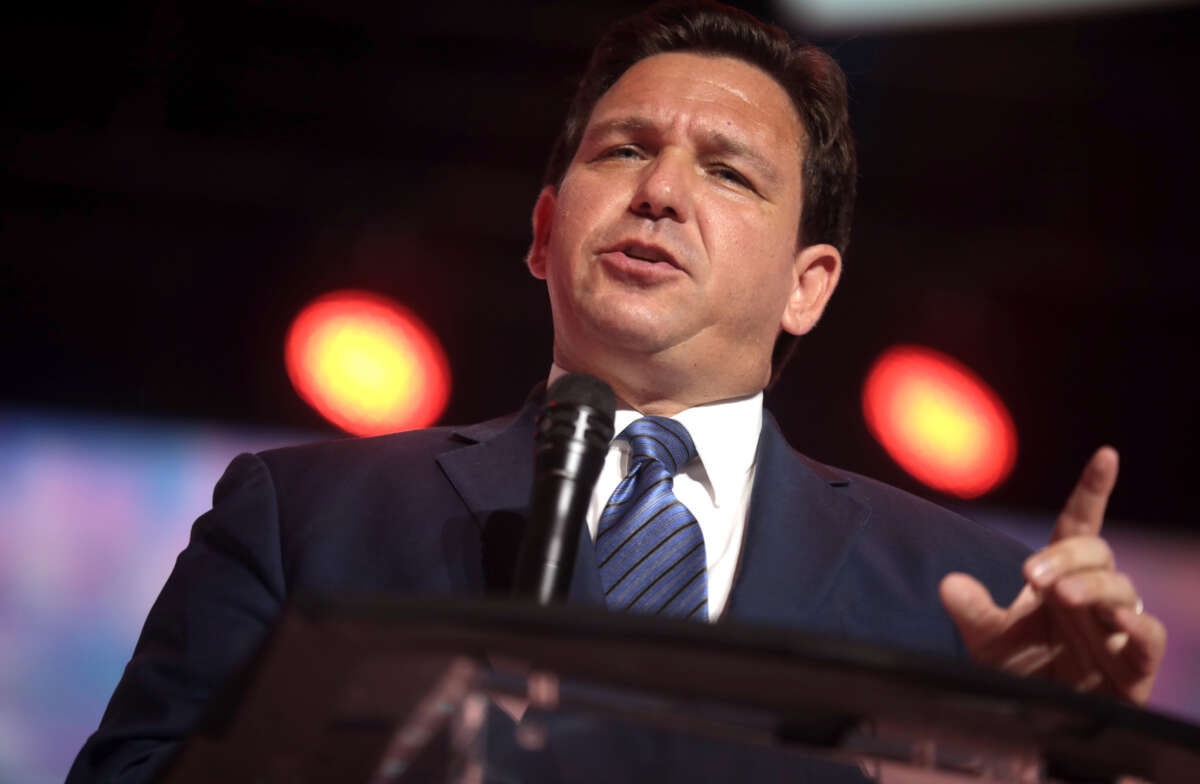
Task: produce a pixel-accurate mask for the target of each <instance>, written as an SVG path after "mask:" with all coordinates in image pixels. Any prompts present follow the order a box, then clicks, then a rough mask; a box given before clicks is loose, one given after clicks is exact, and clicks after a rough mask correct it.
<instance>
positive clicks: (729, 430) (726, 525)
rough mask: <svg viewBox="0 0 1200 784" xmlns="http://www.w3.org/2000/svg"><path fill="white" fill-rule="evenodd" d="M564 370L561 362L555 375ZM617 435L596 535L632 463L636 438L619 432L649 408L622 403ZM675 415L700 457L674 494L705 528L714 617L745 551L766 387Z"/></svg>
mask: <svg viewBox="0 0 1200 784" xmlns="http://www.w3.org/2000/svg"><path fill="white" fill-rule="evenodd" d="M564 373H565V371H563V370H562V369H561V368H559V367H558V366H557V365H554V366H553V367H551V369H550V378H549V383H554V381H555V380H556V379H557V378H558V377H559V376H561V375H563V374H564ZM617 406H618V407H617V413H616V417H615V418H614V428H613V434H614V439H613V442H612V443H611V444H610V445H609V448H608V455H607V456H606V457H605V459H604V467H603V468H602V469H601V470H600V478H599V479H598V480H597V481H596V488H595V490H593V491H592V500H591V503H590V504H589V505H588V510H587V526H588V533H589V534H590V535H591V537H592V539H593V540H595V538H596V529H597V527H598V526H599V525H600V513H601V512H602V511H604V506H605V505H606V504H607V503H608V499H609V496H611V495H612V493H613V491H614V490H616V489H617V485H618V484H620V482H621V479H622V478H623V477H624V476H625V474H626V472H627V471H628V470H629V443H628V442H627V441H618V440H617V439H616V438H615V436H616V435H618V434H620V432H621V431H622V430H624V429H625V427H626V426H628V425H629V423H630V422H632V421H633V420H635V419H639V418H641V417H642V416H643V415H642V414H641V413H640V412H638V411H636V410H634V409H632V408H628V407H627V406H624V405H623V404H622V403H621V402H620V401H618V404H617ZM671 418H672V419H674V420H676V421H678V422H679V423H680V424H682V425H683V426H684V427H686V428H687V430H688V433H690V434H691V436H692V441H693V442H694V443H695V444H696V452H697V455H698V458H697V459H696V460H693V461H692V462H690V463H688V464H687V465H686V466H685V467H684V470H683V471H681V472H680V473H679V474H677V475H676V476H675V483H674V487H675V497H676V498H678V499H679V500H680V502H681V503H682V504H683V505H684V506H686V507H687V508H688V509H689V510H690V511H691V513H692V514H693V515H694V516H695V517H696V521H697V522H698V523H699V524H700V531H701V533H703V534H704V552H705V556H706V557H707V560H708V617H709V619H710V620H712V619H715V618H719V617H720V615H721V612H722V610H724V609H725V602H726V600H727V599H728V598H729V589H730V588H731V587H732V586H733V578H734V574H735V572H736V571H737V563H738V556H739V555H741V549H742V534H743V533H744V532H745V530H746V515H747V514H748V512H749V510H750V490H751V488H752V487H753V486H754V470H755V456H756V454H757V451H758V435H759V431H761V430H762V393H761V392H759V393H758V394H756V395H751V396H750V397H742V398H735V399H733V400H722V401H720V402H718V403H709V404H707V405H703V406H696V407H694V408H688V409H685V410H683V411H680V412H679V413H678V414H676V415H675V416H673V417H671Z"/></svg>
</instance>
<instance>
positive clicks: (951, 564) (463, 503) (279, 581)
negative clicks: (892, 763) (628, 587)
mask: <svg viewBox="0 0 1200 784" xmlns="http://www.w3.org/2000/svg"><path fill="white" fill-rule="evenodd" d="M537 409H538V400H537V396H536V395H535V396H534V397H532V398H531V400H530V401H529V402H528V403H527V404H526V406H525V407H524V408H523V409H522V410H521V411H520V412H518V413H517V414H515V415H512V416H509V417H504V418H501V419H496V420H492V421H489V422H484V423H482V424H477V425H474V426H470V427H464V428H448V427H447V428H435V429H430V430H423V431H413V432H408V433H400V434H395V435H390V436H383V437H379V438H369V439H351V440H343V441H334V442H329V443H323V444H315V445H309V446H301V447H292V448H286V449H279V450H274V451H270V452H265V453H262V454H259V455H250V454H244V455H240V456H238V457H237V458H236V459H235V460H234V461H233V462H232V463H231V465H230V466H229V468H228V470H227V471H226V473H225V475H224V476H223V477H222V478H221V480H220V482H218V484H217V486H216V489H215V491H214V496H213V508H212V509H211V510H210V511H209V512H207V513H206V514H204V515H203V516H201V517H200V518H199V519H198V520H197V521H196V523H195V524H194V526H193V528H192V534H191V539H190V542H189V544H188V546H187V548H186V549H185V550H184V551H183V552H182V553H181V554H180V555H179V558H178V561H177V562H176V565H175V569H174V571H173V572H172V574H171V576H170V578H169V579H168V580H167V583H166V585H165V586H164V587H163V590H162V593H161V594H160V596H159V597H158V599H157V601H156V602H155V604H154V606H153V608H152V609H151V611H150V614H149V616H148V618H147V620H146V624H145V627H144V628H143V631H142V635H141V638H140V639H139V641H138V644H137V647H136V649H135V651H134V654H133V657H132V659H131V660H130V662H129V664H128V666H127V667H126V669H125V672H124V675H123V677H122V678H121V681H120V683H119V684H118V686H117V688H116V691H115V692H114V694H113V696H112V699H111V701H110V703H109V706H108V709H107V710H106V712H105V714H104V718H103V719H102V721H101V724H100V727H99V729H98V730H97V731H96V733H95V734H94V735H93V736H92V737H91V738H90V739H89V740H88V742H87V744H86V745H85V746H84V748H83V749H82V750H81V751H80V753H79V756H78V758H77V759H76V761H75V765H74V767H73V768H72V771H71V774H70V775H69V777H68V782H83V781H143V780H147V779H149V778H152V776H153V772H154V771H157V770H159V769H160V768H161V767H162V765H163V764H164V763H165V762H166V761H167V760H168V759H169V758H170V756H171V755H172V754H173V753H174V752H175V750H176V749H177V747H178V745H179V742H180V741H181V739H182V738H183V737H184V736H186V735H187V734H188V733H189V732H190V731H191V730H192V729H193V728H194V727H195V726H196V725H197V723H198V722H199V720H200V719H201V717H202V715H203V713H204V711H205V710H206V708H207V707H208V705H209V704H210V703H211V702H212V700H213V698H214V697H215V696H216V695H217V694H218V693H219V692H220V690H221V689H222V687H223V686H224V685H225V684H226V682H227V681H228V680H229V679H230V677H231V676H232V675H234V674H235V673H237V672H238V671H239V670H240V669H241V668H242V667H243V666H244V665H245V663H246V662H247V661H248V660H249V659H250V657H251V656H252V655H253V654H254V652H255V651H256V649H257V648H258V647H259V645H260V643H262V641H263V640H264V638H265V637H266V635H267V633H268V632H269V630H270V629H271V627H272V625H273V623H274V621H275V620H276V619H277V618H278V617H279V615H280V612H281V609H282V607H283V604H284V602H285V601H286V600H287V598H288V597H289V595H293V594H296V593H300V592H304V593H308V594H325V595H336V596H343V597H345V596H356V595H362V596H379V595H403V596H407V597H413V596H448V595H459V596H462V595H465V596H478V595H482V594H485V593H488V592H489V591H503V590H505V584H506V581H507V580H508V579H509V578H510V576H511V565H512V563H513V559H514V557H515V552H516V543H515V541H514V535H513V529H512V525H513V522H514V521H520V520H522V519H523V516H524V514H525V510H526V508H527V505H528V501H529V492H530V486H531V482H532V459H531V455H532V439H533V435H532V434H533V424H534V419H535V417H536V413H537ZM1026 555H1027V551H1026V549H1025V548H1024V547H1023V546H1022V545H1020V544H1018V543H1016V542H1014V541H1013V540H1011V539H1008V538H1006V537H1003V536H1001V535H999V534H997V533H995V532H992V531H990V530H988V529H986V528H984V527H982V526H980V525H978V524H976V523H973V522H971V521H969V520H967V519H965V518H962V517H960V516H958V515H955V514H952V513H950V512H948V511H946V510H944V509H941V508H940V507H937V506H935V505H933V504H931V503H929V502H926V501H923V500H921V499H919V498H916V497H915V496H912V495H909V494H907V493H904V492H901V491H899V490H896V489H894V488H891V487H888V486H886V485H883V484H881V483H879V482H876V481H874V480H871V479H867V478H864V477H859V476H856V475H853V474H849V473H846V472H843V471H838V470H835V469H832V468H829V467H827V466H824V465H821V464H819V463H816V462H815V461H812V460H809V459H808V458H806V457H803V456H802V455H800V454H798V453H796V452H795V451H793V450H792V449H791V448H790V447H789V446H788V444H787V442H786V441H785V440H784V438H783V435H782V434H781V433H780V431H779V428H778V425H777V424H776V423H775V421H774V419H773V418H771V417H770V415H767V416H765V417H764V423H763V429H762V434H761V437H760V441H759V447H758V457H757V474H756V479H755V486H754V489H753V493H752V496H751V505H750V513H749V521H748V525H747V527H746V533H745V539H744V541H743V544H742V552H741V558H740V563H739V567H738V570H737V575H736V578H735V580H734V584H733V588H732V591H731V593H730V596H729V600H728V602H727V606H726V609H725V612H724V614H723V616H722V620H724V619H730V620H736V621H738V622H743V623H753V624H759V625H765V626H774V627H785V628H789V629H801V630H804V631H809V632H817V633H825V634H829V635H833V636H837V637H844V638H852V639H857V640H864V641H868V642H875V643H882V644H887V645H892V646H897V647H901V648H907V649H912V650H919V651H924V652H928V653H933V654H940V655H944V656H949V657H962V656H963V655H964V651H963V647H962V643H961V640H960V638H959V636H958V634H957V632H956V630H955V628H954V625H953V623H952V621H951V620H950V619H949V617H948V616H947V615H946V613H945V612H944V610H943V609H942V607H941V604H940V601H939V600H938V595H937V586H938V583H939V581H940V580H941V578H942V577H943V576H944V575H945V574H946V573H948V572H951V571H963V572H967V573H970V574H973V575H975V576H976V577H977V578H979V579H980V580H981V581H982V582H983V583H984V584H985V585H987V586H988V587H989V588H990V590H991V591H992V593H993V595H994V597H995V598H996V600H997V602H999V603H1002V604H1005V603H1008V602H1009V601H1011V599H1012V598H1013V597H1014V596H1015V595H1016V593H1017V591H1018V590H1019V589H1020V587H1021V585H1022V576H1021V563H1022V561H1023V560H1024V558H1025V557H1026ZM570 599H571V600H572V601H577V602H586V603H594V604H597V605H601V604H602V603H603V600H602V593H601V588H600V583H599V578H598V573H597V570H596V562H595V556H594V553H593V551H592V545H591V541H590V539H589V538H588V537H586V536H585V537H582V541H581V543H580V547H579V551H578V557H577V562H576V568H575V572H574V579H573V582H572V585H571V592H570Z"/></svg>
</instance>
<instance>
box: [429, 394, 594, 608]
mask: <svg viewBox="0 0 1200 784" xmlns="http://www.w3.org/2000/svg"><path fill="white" fill-rule="evenodd" d="M544 394H545V390H544V387H542V386H540V385H539V387H537V388H536V389H535V390H534V391H533V393H532V394H531V395H530V397H529V399H528V400H526V402H525V406H524V407H523V408H522V409H521V410H520V412H518V413H517V414H516V416H512V417H505V418H503V419H496V420H492V421H490V422H483V423H481V424H478V425H472V426H470V427H465V428H461V429H459V430H457V431H455V433H454V435H455V437H457V438H459V439H461V440H462V441H464V442H465V443H466V445H465V446H463V447H462V448H460V449H454V450H452V451H449V452H445V453H443V454H441V455H439V456H438V457H437V458H436V460H437V463H438V465H439V466H440V467H441V469H442V473H444V474H445V476H446V479H447V480H449V481H450V483H451V484H452V485H453V486H454V489H455V490H456V491H457V493H458V495H459V497H460V498H462V500H463V503H464V504H465V505H466V506H467V508H468V509H469V510H470V511H471V514H472V516H473V517H474V518H475V521H476V523H477V524H478V525H479V527H480V535H481V537H482V539H483V540H484V541H483V544H484V548H483V549H484V553H483V557H484V559H485V561H487V560H489V559H490V560H491V561H492V562H493V563H492V564H491V567H492V568H497V567H498V569H499V570H500V571H501V572H504V573H506V574H504V577H506V578H507V580H508V581H511V574H512V569H513V568H514V567H515V565H516V553H517V550H518V546H519V544H520V537H521V535H522V533H523V529H524V524H525V520H526V519H527V517H528V513H529V496H530V490H531V488H532V487H533V429H534V423H535V421H536V419H537V414H538V410H539V408H540V407H541V403H542V398H543V396H544ZM488 566H489V565H488V564H487V563H485V572H487V570H488ZM568 598H569V600H570V601H573V602H586V603H591V604H601V605H602V604H603V603H604V595H603V589H602V588H601V586H600V576H599V572H598V570H597V568H596V554H595V549H594V548H593V547H592V540H591V537H589V536H588V535H587V532H586V531H585V532H584V535H582V536H580V537H579V548H578V550H577V553H576V557H575V570H574V573H573V575H572V578H571V588H570V592H569V594H568Z"/></svg>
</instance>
